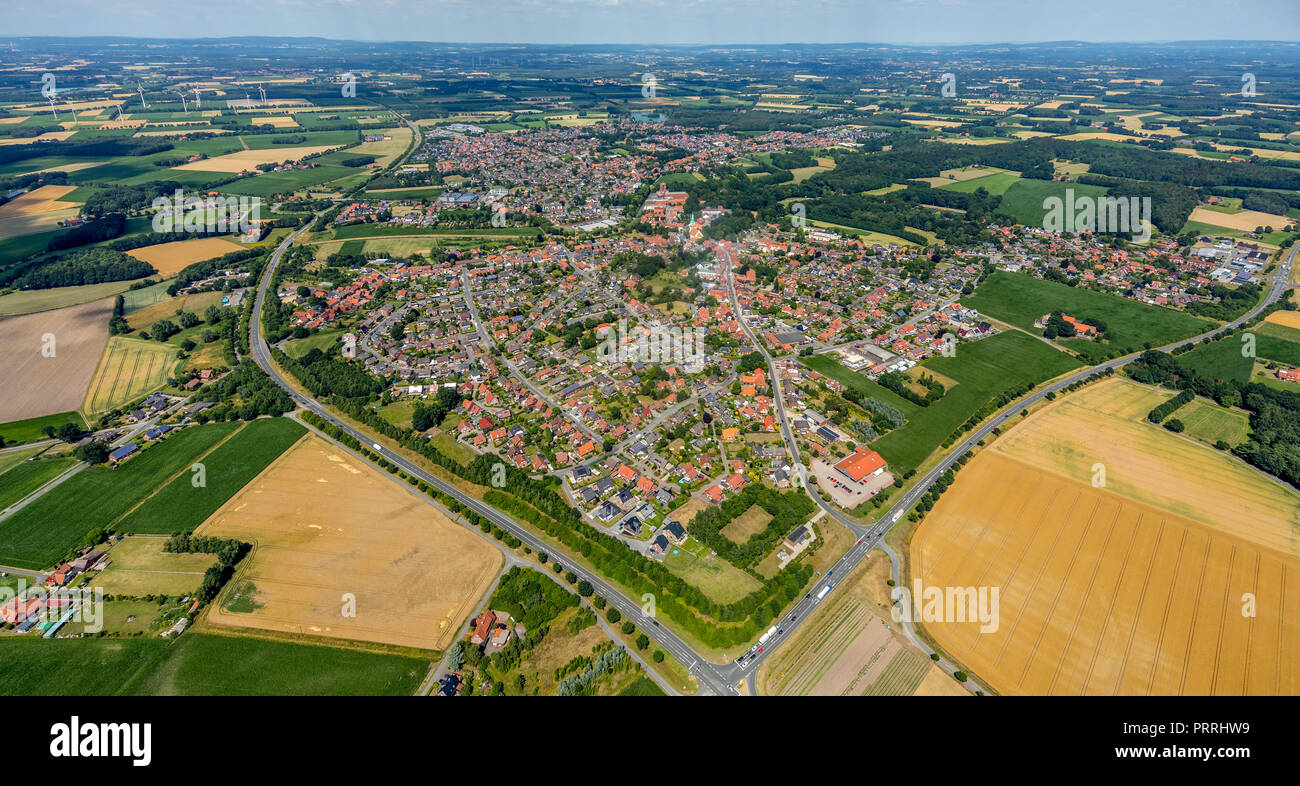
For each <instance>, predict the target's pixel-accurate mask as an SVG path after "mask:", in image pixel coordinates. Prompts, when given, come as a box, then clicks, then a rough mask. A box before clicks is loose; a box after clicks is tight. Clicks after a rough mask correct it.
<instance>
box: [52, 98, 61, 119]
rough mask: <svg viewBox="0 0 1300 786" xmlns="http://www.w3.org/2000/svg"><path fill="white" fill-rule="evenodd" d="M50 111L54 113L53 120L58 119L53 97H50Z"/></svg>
mask: <svg viewBox="0 0 1300 786" xmlns="http://www.w3.org/2000/svg"><path fill="white" fill-rule="evenodd" d="M50 111H51V112H53V113H54V119H55V120H58V119H59V110H57V109H55V108H54V96H53V95H52V94H51V95H50Z"/></svg>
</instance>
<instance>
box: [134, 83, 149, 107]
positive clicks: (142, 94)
mask: <svg viewBox="0 0 1300 786" xmlns="http://www.w3.org/2000/svg"><path fill="white" fill-rule="evenodd" d="M135 89H136V92H137V93H139V94H140V103H141V104H143V105H144V108H145V109H148V108H149V102H148V101H145V100H144V88H143V87H141V86H140V83H139V82H136V83H135Z"/></svg>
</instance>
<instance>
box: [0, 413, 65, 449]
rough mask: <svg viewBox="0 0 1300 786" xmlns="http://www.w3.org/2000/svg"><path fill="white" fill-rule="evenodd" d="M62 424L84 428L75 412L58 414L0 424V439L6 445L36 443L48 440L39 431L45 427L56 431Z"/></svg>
mask: <svg viewBox="0 0 1300 786" xmlns="http://www.w3.org/2000/svg"><path fill="white" fill-rule="evenodd" d="M64 423H76V424H77V425H78V426H80V427H81V428H86V421H84V420H82V418H81V415H78V414H77V413H76V412H60V413H58V414H56V415H41V416H40V417H38V418H28V419H27V420H11V421H9V422H8V423H0V437H3V438H4V441H5V444H6V445H20V444H22V443H24V442H36V441H38V440H43V439H48V437H46V436H45V434H44V433H43V432H42V431H41V429H42V428H44V427H46V426H51V427H53V428H55V429H57V428H58V427H59V426H62V425H63V424H64Z"/></svg>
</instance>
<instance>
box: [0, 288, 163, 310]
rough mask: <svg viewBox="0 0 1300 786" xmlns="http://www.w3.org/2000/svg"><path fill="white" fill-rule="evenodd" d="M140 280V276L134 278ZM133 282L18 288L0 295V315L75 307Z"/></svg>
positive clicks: (110, 294) (122, 290) (119, 291)
mask: <svg viewBox="0 0 1300 786" xmlns="http://www.w3.org/2000/svg"><path fill="white" fill-rule="evenodd" d="M138 280H140V281H143V280H144V279H138ZM133 283H135V282H134V281H108V282H106V283H103V284H85V285H84V286H77V287H55V288H53V289H22V290H18V291H17V292H10V293H9V294H7V295H4V296H0V317H10V316H16V315H18V314H32V313H35V312H37V311H53V310H54V309H56V308H64V307H66V306H79V305H81V304H82V303H89V302H90V301H92V300H99V299H100V298H105V297H112V296H113V295H118V294H122V293H124V292H126V291H127V290H128V289H130V287H131V285H132V284H133Z"/></svg>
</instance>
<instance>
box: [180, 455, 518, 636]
mask: <svg viewBox="0 0 1300 786" xmlns="http://www.w3.org/2000/svg"><path fill="white" fill-rule="evenodd" d="M393 483H394V481H393V480H392V479H391V478H389V477H387V476H386V475H384V474H382V473H380V472H378V471H376V470H374V469H373V468H371V467H369V466H368V465H365V464H363V463H361V462H359V461H358V460H357V459H354V458H353V457H352V456H351V455H349V454H346V453H344V452H343V451H342V449H340V448H337V447H335V446H333V445H332V444H330V443H327V442H324V441H323V440H321V439H319V438H315V437H308V438H307V439H304V440H302V441H300V442H298V443H297V444H296V445H294V446H293V447H292V448H290V449H289V450H287V451H286V452H285V453H284V454H283V455H281V456H280V458H279V459H277V460H276V461H275V462H273V463H272V464H271V465H270V466H269V467H268V468H267V469H266V471H264V472H262V473H261V474H260V475H258V476H257V477H256V478H255V479H254V480H253V481H252V482H251V483H249V484H248V485H246V486H245V487H244V488H243V489H242V490H241V491H240V492H239V493H238V494H236V495H235V496H234V497H232V498H230V499H229V500H228V501H227V502H226V503H225V504H224V505H223V506H222V507H221V508H220V509H218V510H217V511H216V513H214V514H213V515H212V516H211V517H209V518H208V520H207V521H206V522H204V524H203V525H202V526H201V527H200V528H199V529H198V530H197V532H198V534H200V535H212V536H217V537H235V538H240V539H243V540H247V541H251V542H252V543H253V544H254V550H253V553H252V554H251V555H250V556H249V557H248V558H247V560H246V561H245V563H244V564H243V565H242V566H241V568H240V571H239V572H238V574H237V575H236V576H235V577H234V578H233V579H232V580H231V582H230V584H229V585H228V586H227V589H226V591H225V592H224V593H223V594H222V595H221V596H220V597H219V598H218V601H217V603H216V604H215V605H214V606H213V607H212V608H211V610H210V611H209V613H208V616H207V624H210V625H214V626H217V627H227V628H228V627H235V628H243V629H262V630H268V631H277V632H281V633H292V634H308V635H315V636H323V637H328V638H342V639H357V640H363V641H374V642H380V643H387V644H398V645H403V646H412V647H419V648H422V649H429V650H438V649H443V648H445V647H446V646H448V645H449V644H450V643H451V642H452V641H454V640H455V638H456V636H457V635H458V634H459V632H460V630H461V625H462V624H463V622H464V620H465V619H467V618H468V616H469V614H470V613H471V612H472V611H473V608H472V606H473V604H474V603H476V602H477V601H478V599H479V598H480V597H481V596H482V595H483V593H484V592H485V591H486V589H487V587H488V586H489V585H490V584H491V582H492V580H493V578H494V577H495V576H496V574H497V571H498V570H499V568H500V566H501V557H500V556H499V552H497V550H496V549H495V548H493V547H492V546H489V545H487V544H486V543H484V542H483V541H482V540H480V539H479V538H478V536H477V535H475V534H474V533H471V532H469V531H468V530H466V529H465V528H463V527H462V526H461V525H459V524H456V523H455V522H453V521H452V520H451V519H449V518H447V517H446V516H445V515H443V514H441V513H439V512H438V511H437V509H436V508H433V507H431V506H430V505H429V503H428V500H427V499H426V498H424V497H423V496H420V495H417V494H416V492H414V491H410V490H407V489H405V488H400V489H399V488H394V486H393ZM342 488H346V489H347V491H348V493H347V494H346V495H342V494H340V493H338V491H337V490H338V489H342ZM305 490H306V491H305ZM343 593H350V594H352V595H353V596H355V598H356V609H357V613H356V615H355V616H352V617H346V616H343V615H341V614H340V605H339V604H340V600H339V599H340V597H341V596H342V594H343Z"/></svg>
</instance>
